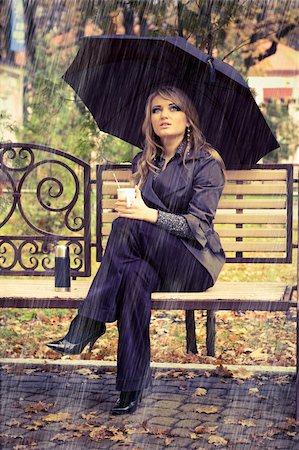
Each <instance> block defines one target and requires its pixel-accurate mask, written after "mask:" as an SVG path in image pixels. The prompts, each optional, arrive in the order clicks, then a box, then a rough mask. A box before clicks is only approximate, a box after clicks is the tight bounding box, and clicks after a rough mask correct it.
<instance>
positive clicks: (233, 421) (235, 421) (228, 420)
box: [223, 417, 239, 425]
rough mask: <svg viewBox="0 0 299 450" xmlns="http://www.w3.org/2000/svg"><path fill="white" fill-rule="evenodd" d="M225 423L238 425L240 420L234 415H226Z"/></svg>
mask: <svg viewBox="0 0 299 450" xmlns="http://www.w3.org/2000/svg"><path fill="white" fill-rule="evenodd" d="M223 422H224V423H229V424H232V425H237V424H238V423H239V422H238V420H237V419H234V418H233V417H226V418H225V419H224V421H223Z"/></svg>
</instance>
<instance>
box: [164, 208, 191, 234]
mask: <svg viewBox="0 0 299 450" xmlns="http://www.w3.org/2000/svg"><path fill="white" fill-rule="evenodd" d="M156 225H158V226H159V227H160V228H163V229H164V230H166V231H169V233H172V234H175V235H176V236H180V237H183V238H186V239H194V236H193V234H192V232H191V230H190V228H189V225H188V223H187V221H186V219H185V217H183V216H180V215H179V214H172V213H168V212H165V211H159V210H158V220H157V222H156Z"/></svg>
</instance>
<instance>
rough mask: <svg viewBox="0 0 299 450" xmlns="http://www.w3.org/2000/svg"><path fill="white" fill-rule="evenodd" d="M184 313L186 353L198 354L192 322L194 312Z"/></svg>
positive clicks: (193, 321)
mask: <svg viewBox="0 0 299 450" xmlns="http://www.w3.org/2000/svg"><path fill="white" fill-rule="evenodd" d="M185 313H186V344H187V353H189V352H191V353H194V354H195V353H198V351H197V345H196V329H195V320H194V311H185Z"/></svg>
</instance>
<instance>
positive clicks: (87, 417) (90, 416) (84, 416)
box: [81, 411, 97, 421]
mask: <svg viewBox="0 0 299 450" xmlns="http://www.w3.org/2000/svg"><path fill="white" fill-rule="evenodd" d="M81 417H82V419H84V420H87V421H88V420H93V419H96V417H97V412H96V411H90V412H88V413H86V414H85V413H82V414H81Z"/></svg>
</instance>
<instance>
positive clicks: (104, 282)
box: [79, 218, 213, 391]
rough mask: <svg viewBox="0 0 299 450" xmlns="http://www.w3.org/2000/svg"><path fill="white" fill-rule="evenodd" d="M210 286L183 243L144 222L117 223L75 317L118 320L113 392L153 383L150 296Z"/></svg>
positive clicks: (137, 388)
mask: <svg viewBox="0 0 299 450" xmlns="http://www.w3.org/2000/svg"><path fill="white" fill-rule="evenodd" d="M212 284H213V281H212V278H211V277H210V275H209V273H208V272H207V271H206V269H205V268H204V267H203V266H202V265H201V264H200V263H199V262H198V261H197V260H196V259H195V258H194V256H193V255H192V254H191V253H190V252H189V251H188V250H187V249H186V247H185V246H184V244H183V243H182V242H181V240H180V239H179V238H178V237H176V236H174V235H172V234H170V233H168V232H167V231H164V230H162V229H160V228H158V227H157V226H156V225H153V224H150V223H148V222H144V221H140V220H132V219H124V218H118V219H116V220H115V221H114V222H113V225H112V230H111V233H110V236H109V239H108V243H107V247H106V251H105V255H104V257H103V260H102V263H101V266H100V268H99V270H98V272H97V274H96V276H95V278H94V280H93V282H92V285H91V287H90V290H89V292H88V294H87V297H86V300H85V301H84V302H83V303H82V305H81V306H80V308H79V314H80V315H82V316H85V317H89V318H92V319H95V320H98V321H101V322H114V321H115V320H117V326H118V332H119V340H118V353H117V379H116V389H118V390H121V391H131V390H140V389H144V388H145V387H147V386H148V385H149V384H150V383H151V374H150V335H149V325H150V317H151V293H152V292H153V291H165V292H167V291H172V292H174V291H177V292H180V291H205V290H206V289H208V288H209V287H210V286H212Z"/></svg>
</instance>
